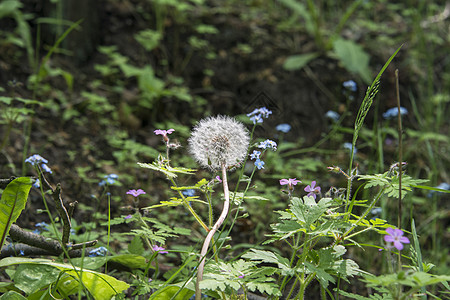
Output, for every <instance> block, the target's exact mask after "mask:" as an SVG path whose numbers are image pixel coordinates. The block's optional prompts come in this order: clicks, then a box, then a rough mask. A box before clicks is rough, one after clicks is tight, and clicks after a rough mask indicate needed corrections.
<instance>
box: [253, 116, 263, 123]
mask: <svg viewBox="0 0 450 300" xmlns="http://www.w3.org/2000/svg"><path fill="white" fill-rule="evenodd" d="M250 121H252V122H253V124H256V123H262V122H263V119H262V117H261V115H254V116H252V117H251V118H250Z"/></svg>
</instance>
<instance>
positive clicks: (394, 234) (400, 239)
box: [384, 227, 409, 251]
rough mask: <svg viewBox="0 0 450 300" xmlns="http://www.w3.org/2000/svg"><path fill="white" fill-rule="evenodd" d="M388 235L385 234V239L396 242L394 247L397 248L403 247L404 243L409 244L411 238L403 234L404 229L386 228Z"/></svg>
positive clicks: (388, 241)
mask: <svg viewBox="0 0 450 300" xmlns="http://www.w3.org/2000/svg"><path fill="white" fill-rule="evenodd" d="M386 232H387V235H385V236H384V240H385V241H386V242H387V243H394V247H395V248H397V250H399V251H400V250H402V249H403V244H409V239H408V238H407V237H405V236H403V231H402V230H401V229H394V228H390V227H389V228H386Z"/></svg>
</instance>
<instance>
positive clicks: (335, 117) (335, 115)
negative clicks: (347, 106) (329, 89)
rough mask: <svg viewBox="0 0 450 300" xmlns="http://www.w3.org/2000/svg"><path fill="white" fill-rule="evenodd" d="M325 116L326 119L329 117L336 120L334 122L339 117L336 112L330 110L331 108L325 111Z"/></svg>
mask: <svg viewBox="0 0 450 300" xmlns="http://www.w3.org/2000/svg"><path fill="white" fill-rule="evenodd" d="M325 116H326V117H327V118H328V119H331V120H333V121H336V122H337V121H339V118H340V117H341V116H340V115H339V114H338V113H337V112H335V111H332V110H329V111H327V113H326V114H325Z"/></svg>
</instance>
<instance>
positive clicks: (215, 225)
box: [195, 163, 230, 300]
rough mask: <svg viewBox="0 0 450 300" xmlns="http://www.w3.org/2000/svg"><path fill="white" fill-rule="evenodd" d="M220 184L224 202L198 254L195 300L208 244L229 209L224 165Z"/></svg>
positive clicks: (198, 291) (197, 296)
mask: <svg viewBox="0 0 450 300" xmlns="http://www.w3.org/2000/svg"><path fill="white" fill-rule="evenodd" d="M222 183H223V195H224V198H225V202H224V204H223V209H222V213H221V214H220V216H219V219H218V220H217V222H216V223H215V224H214V226H213V227H212V228H211V230H210V231H209V232H208V235H207V236H206V238H205V241H204V242H203V247H202V251H201V252H200V265H199V266H198V272H197V282H196V284H195V300H200V299H201V296H202V292H201V290H200V281H202V279H203V269H204V268H205V259H206V254H207V252H208V248H209V244H210V242H211V239H212V238H213V236H214V233H216V231H217V229H219V227H220V226H221V225H222V223H223V222H224V221H225V218H226V217H227V215H228V210H229V208H230V192H229V190H228V181H227V169H226V166H225V163H222Z"/></svg>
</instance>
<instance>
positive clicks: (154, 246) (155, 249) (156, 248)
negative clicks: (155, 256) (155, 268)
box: [152, 245, 169, 254]
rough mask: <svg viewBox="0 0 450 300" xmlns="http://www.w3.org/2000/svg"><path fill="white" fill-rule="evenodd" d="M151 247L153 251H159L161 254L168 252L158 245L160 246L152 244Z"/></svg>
mask: <svg viewBox="0 0 450 300" xmlns="http://www.w3.org/2000/svg"><path fill="white" fill-rule="evenodd" d="M152 249H153V251H155V252H159V253H161V254H164V253H169V252H167V251H163V250H166V248H164V247H160V246H158V245H153V247H152Z"/></svg>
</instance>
